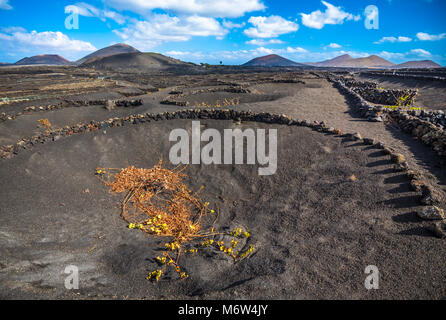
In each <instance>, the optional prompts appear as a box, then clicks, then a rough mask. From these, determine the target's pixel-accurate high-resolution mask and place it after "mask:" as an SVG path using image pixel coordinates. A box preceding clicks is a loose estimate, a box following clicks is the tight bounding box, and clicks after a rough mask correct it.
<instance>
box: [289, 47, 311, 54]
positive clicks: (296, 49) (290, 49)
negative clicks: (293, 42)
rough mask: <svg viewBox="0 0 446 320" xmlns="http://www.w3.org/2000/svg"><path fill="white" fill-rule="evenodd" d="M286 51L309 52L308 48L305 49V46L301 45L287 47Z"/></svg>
mask: <svg viewBox="0 0 446 320" xmlns="http://www.w3.org/2000/svg"><path fill="white" fill-rule="evenodd" d="M286 52H288V53H307V52H308V50H305V49H304V48H301V47H295V48H292V47H288V48H286Z"/></svg>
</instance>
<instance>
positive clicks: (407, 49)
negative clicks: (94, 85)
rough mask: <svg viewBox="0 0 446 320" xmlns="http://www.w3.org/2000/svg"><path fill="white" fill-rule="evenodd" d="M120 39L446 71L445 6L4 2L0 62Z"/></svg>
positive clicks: (208, 57) (191, 57) (389, 1)
mask: <svg viewBox="0 0 446 320" xmlns="http://www.w3.org/2000/svg"><path fill="white" fill-rule="evenodd" d="M370 6H373V7H370ZM116 43H126V44H129V45H131V46H134V47H135V48H137V49H138V50H140V51H144V52H159V53H162V54H165V55H168V56H171V57H175V58H178V59H181V60H183V61H188V62H194V63H202V62H203V63H211V64H218V63H220V61H221V62H222V63H223V64H226V65H234V64H241V63H245V62H247V61H248V60H250V59H252V58H255V57H259V56H264V55H268V54H279V55H281V56H283V57H286V58H288V59H291V60H293V61H296V62H316V61H323V60H326V59H331V58H334V57H336V56H339V55H342V54H350V55H351V56H353V57H355V58H357V57H364V56H368V55H371V54H377V55H379V56H381V57H383V58H385V59H388V60H390V61H392V62H394V63H402V62H405V61H408V60H433V61H435V62H437V63H439V64H441V65H443V66H446V0H344V1H341V0H327V1H321V0H305V1H304V0H292V1H289V0H287V1H285V0H85V1H84V2H76V1H64V0H51V1H44V0H41V1H29V0H0V62H16V61H18V60H20V59H22V58H23V57H27V56H33V55H38V54H59V55H61V56H63V57H64V58H66V59H69V60H72V61H75V60H77V59H80V58H82V57H83V56H85V55H87V54H89V53H92V52H94V51H95V50H97V49H101V48H103V47H106V46H109V45H112V44H116Z"/></svg>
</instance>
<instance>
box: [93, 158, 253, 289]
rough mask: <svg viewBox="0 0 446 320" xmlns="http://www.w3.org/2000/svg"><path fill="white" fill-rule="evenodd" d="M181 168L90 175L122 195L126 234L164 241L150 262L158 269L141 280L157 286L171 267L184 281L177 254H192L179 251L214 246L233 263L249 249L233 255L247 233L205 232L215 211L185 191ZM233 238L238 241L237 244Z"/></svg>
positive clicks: (104, 171)
mask: <svg viewBox="0 0 446 320" xmlns="http://www.w3.org/2000/svg"><path fill="white" fill-rule="evenodd" d="M185 168H186V167H181V168H180V167H177V168H175V169H173V170H169V169H166V168H163V166H162V161H160V162H159V163H158V164H157V165H155V166H154V167H153V168H151V169H137V168H135V167H133V166H130V167H128V168H125V169H114V168H107V169H106V168H97V169H96V175H97V176H98V177H99V178H100V179H101V180H102V181H103V182H104V183H105V185H106V186H108V187H109V188H110V191H111V192H113V193H125V197H124V199H123V201H122V212H121V215H122V217H123V218H124V220H125V221H126V222H127V223H128V227H129V229H139V230H141V231H143V232H145V233H147V234H148V235H152V236H157V237H165V238H166V239H168V240H167V242H166V243H165V251H164V252H163V253H162V256H158V257H156V260H157V262H158V263H159V264H160V265H161V266H162V268H161V269H157V270H155V271H153V272H151V273H150V274H149V275H148V276H147V279H151V280H156V281H158V280H159V279H160V278H161V277H162V275H163V274H165V273H166V269H167V267H172V268H174V270H175V271H176V272H177V273H178V274H179V276H180V278H181V279H186V278H188V277H189V275H188V274H186V272H184V271H183V270H182V268H181V266H180V258H181V254H182V253H184V254H197V253H198V249H194V248H193V249H188V250H187V249H184V248H185V247H186V246H188V247H190V246H191V244H192V245H196V244H197V242H199V244H200V245H201V246H203V247H214V248H215V249H216V250H219V251H221V252H224V253H225V254H227V255H229V256H231V257H232V258H233V259H234V261H238V260H241V259H244V258H246V257H248V256H249V255H250V254H251V253H252V252H253V251H254V246H252V245H249V246H248V248H246V249H245V250H244V251H236V248H237V244H238V243H239V239H240V238H249V237H251V234H250V233H249V231H248V230H243V229H242V228H236V229H234V230H233V231H232V232H230V233H227V232H216V231H215V228H214V227H210V228H209V230H205V229H204V228H203V226H202V220H203V218H204V217H206V216H209V215H212V214H215V215H216V218H215V220H214V222H213V224H212V225H214V224H215V222H216V221H217V219H218V213H219V212H218V211H219V210H218V209H217V212H216V211H215V210H214V209H210V208H209V207H210V205H209V203H208V202H203V201H202V200H201V198H200V197H199V196H198V193H199V191H201V190H202V189H203V186H202V187H201V188H200V190H198V191H197V192H193V191H191V190H190V189H189V188H188V187H187V186H186V185H185V184H184V183H183V180H184V178H186V177H187V175H186V174H185V173H183V171H184V169H185ZM217 235H229V236H231V237H232V240H231V244H230V245H228V246H226V244H225V243H224V242H223V241H215V240H214V237H215V236H217ZM237 239H238V240H237Z"/></svg>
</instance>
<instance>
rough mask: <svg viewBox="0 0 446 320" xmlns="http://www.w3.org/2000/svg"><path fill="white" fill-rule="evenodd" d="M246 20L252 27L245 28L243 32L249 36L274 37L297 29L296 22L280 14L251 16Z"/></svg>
mask: <svg viewBox="0 0 446 320" xmlns="http://www.w3.org/2000/svg"><path fill="white" fill-rule="evenodd" d="M248 22H249V23H251V24H252V25H254V27H251V28H248V29H246V30H245V31H244V32H243V33H244V34H245V35H247V36H248V37H250V38H276V37H278V36H280V35H281V34H286V33H290V32H294V31H297V30H298V29H299V25H298V24H296V23H294V22H292V21H288V20H285V19H284V18H282V17H280V16H269V17H251V18H249V20H248Z"/></svg>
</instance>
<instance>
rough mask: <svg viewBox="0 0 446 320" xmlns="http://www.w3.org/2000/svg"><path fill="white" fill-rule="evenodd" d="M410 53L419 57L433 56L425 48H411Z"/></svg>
mask: <svg viewBox="0 0 446 320" xmlns="http://www.w3.org/2000/svg"><path fill="white" fill-rule="evenodd" d="M410 53H411V54H413V55H416V56H419V57H424V58H428V57H431V56H432V54H431V53H430V52H429V51H426V50H424V49H413V50H410Z"/></svg>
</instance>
